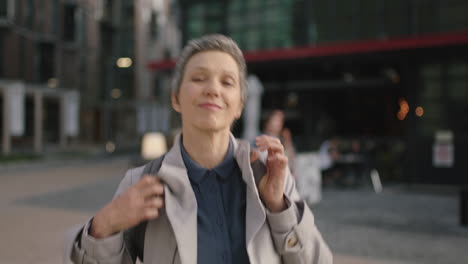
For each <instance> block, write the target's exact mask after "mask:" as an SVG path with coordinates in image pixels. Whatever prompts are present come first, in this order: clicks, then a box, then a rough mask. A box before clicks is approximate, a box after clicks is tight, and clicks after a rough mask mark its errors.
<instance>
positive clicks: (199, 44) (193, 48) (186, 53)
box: [171, 34, 247, 104]
mask: <svg viewBox="0 0 468 264" xmlns="http://www.w3.org/2000/svg"><path fill="white" fill-rule="evenodd" d="M204 51H221V52H225V53H227V54H229V55H231V57H232V58H233V59H234V60H235V61H236V63H237V66H238V67H239V86H240V90H241V102H242V104H244V103H245V101H246V99H247V77H246V76H247V66H246V63H245V59H244V55H243V54H242V51H241V50H240V48H239V46H238V45H237V43H236V42H235V41H234V40H233V39H232V38H230V37H227V36H224V35H221V34H211V35H205V36H203V37H200V38H197V39H192V40H191V41H189V43H188V44H187V45H186V46H185V48H184V49H183V50H182V53H181V54H180V56H179V58H178V59H177V63H176V66H175V69H174V74H173V77H172V84H171V85H172V92H173V93H174V94H175V95H176V96H177V95H178V94H179V91H180V85H181V83H182V79H183V78H184V72H185V66H186V65H187V63H188V61H189V60H190V58H192V56H193V55H195V54H197V53H200V52H204Z"/></svg>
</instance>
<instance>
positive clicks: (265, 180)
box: [251, 135, 288, 213]
mask: <svg viewBox="0 0 468 264" xmlns="http://www.w3.org/2000/svg"><path fill="white" fill-rule="evenodd" d="M255 141H256V144H257V146H258V149H259V150H260V151H267V152H268V156H267V160H266V174H265V175H264V176H263V177H262V179H261V180H260V183H259V185H258V191H259V193H260V198H261V199H262V201H263V203H264V204H265V206H266V207H267V208H268V209H269V210H270V211H272V212H274V213H276V212H281V211H283V210H285V209H286V208H287V204H286V201H285V199H284V183H285V180H286V170H287V167H288V157H287V156H286V155H285V153H284V147H283V144H281V141H280V140H279V139H278V138H275V137H271V136H267V135H262V136H259V137H257V138H256V139H255ZM257 158H258V153H257V152H256V151H254V152H253V154H252V157H251V160H256V159H257Z"/></svg>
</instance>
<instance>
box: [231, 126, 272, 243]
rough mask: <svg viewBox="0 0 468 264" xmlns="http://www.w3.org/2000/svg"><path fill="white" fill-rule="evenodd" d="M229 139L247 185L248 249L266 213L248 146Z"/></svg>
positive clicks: (246, 236) (246, 234) (246, 143)
mask: <svg viewBox="0 0 468 264" xmlns="http://www.w3.org/2000/svg"><path fill="white" fill-rule="evenodd" d="M231 138H232V139H233V142H234V151H235V157H236V160H237V163H238V165H239V168H240V169H241V171H242V178H243V180H244V182H245V183H246V185H247V188H246V196H247V197H246V201H247V208H246V212H245V218H246V224H245V225H246V226H245V242H246V246H247V249H248V248H249V245H250V243H251V242H252V239H253V237H254V236H255V234H256V233H257V232H258V230H260V228H261V227H262V225H263V224H264V223H265V220H266V213H265V208H264V207H263V204H262V202H261V200H260V196H259V194H258V190H257V185H256V184H255V179H254V175H253V171H252V167H251V165H250V144H249V143H248V142H246V141H243V140H236V139H235V138H234V136H232V135H231Z"/></svg>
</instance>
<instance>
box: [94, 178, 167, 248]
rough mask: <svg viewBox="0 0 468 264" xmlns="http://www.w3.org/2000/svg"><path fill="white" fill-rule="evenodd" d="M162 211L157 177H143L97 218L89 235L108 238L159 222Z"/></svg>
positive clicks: (160, 191)
mask: <svg viewBox="0 0 468 264" xmlns="http://www.w3.org/2000/svg"><path fill="white" fill-rule="evenodd" d="M163 207H164V185H163V183H162V182H161V180H160V179H159V178H157V177H154V176H151V175H145V176H144V177H143V178H142V179H141V180H140V181H139V182H137V183H136V184H134V185H133V186H131V187H130V188H128V189H127V190H126V191H125V192H124V193H122V194H121V195H120V196H118V197H117V198H115V199H114V200H112V201H111V202H110V203H108V204H107V205H106V206H105V207H104V208H102V209H101V210H100V211H99V212H98V213H97V214H96V216H95V217H94V219H93V221H92V223H91V227H90V229H89V234H90V235H91V236H93V237H95V238H98V239H102V238H106V237H109V236H111V235H113V234H115V233H118V232H120V231H123V230H126V229H129V228H132V227H134V226H136V225H138V224H139V223H141V222H143V221H146V220H151V219H155V218H158V216H159V210H160V209H161V208H163Z"/></svg>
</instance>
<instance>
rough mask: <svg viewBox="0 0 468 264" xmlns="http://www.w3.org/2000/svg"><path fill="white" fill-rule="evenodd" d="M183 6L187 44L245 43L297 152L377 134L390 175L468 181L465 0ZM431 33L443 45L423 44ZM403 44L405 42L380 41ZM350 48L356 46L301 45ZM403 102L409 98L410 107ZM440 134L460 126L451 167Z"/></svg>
mask: <svg viewBox="0 0 468 264" xmlns="http://www.w3.org/2000/svg"><path fill="white" fill-rule="evenodd" d="M178 3H179V8H180V12H179V14H180V20H179V21H180V26H181V32H182V38H183V42H184V43H186V42H187V41H188V40H189V39H192V38H195V37H199V36H201V35H204V34H208V33H223V34H227V35H229V36H231V37H232V38H233V39H235V40H236V41H237V42H238V43H239V45H240V46H241V49H243V50H244V51H245V52H246V58H247V60H248V69H249V72H250V73H253V74H255V75H257V76H258V77H259V79H260V80H261V81H262V83H263V84H264V87H265V90H264V93H263V97H262V108H263V110H262V111H263V114H265V113H266V112H268V111H269V110H271V109H274V108H282V109H284V110H285V111H286V116H287V119H288V121H287V125H288V127H290V128H291V130H292V132H293V135H294V141H295V143H296V145H297V148H298V150H299V151H309V150H313V149H317V148H318V146H319V144H320V142H322V141H323V140H324V138H325V137H327V135H328V136H329V135H340V136H343V137H348V138H353V137H360V138H365V140H369V141H372V140H373V141H374V143H375V142H377V143H376V144H377V145H378V146H377V148H375V149H377V150H376V151H375V152H374V154H375V155H374V156H375V157H376V164H380V165H378V167H379V166H380V168H382V175H383V177H384V178H386V179H392V178H393V179H400V180H401V179H404V180H408V181H419V182H431V183H460V182H464V183H465V184H468V180H467V179H466V178H463V177H461V176H460V175H462V174H463V172H465V171H466V170H468V164H467V163H466V162H464V161H463V159H464V158H466V157H468V119H466V118H463V117H464V116H465V113H466V112H467V111H468V36H467V35H468V15H466V14H468V1H466V0H224V1H212V0H192V1H188V0H182V1H179V2H178ZM428 39H430V42H431V43H436V44H434V45H433V44H427V43H426V44H424V45H421V43H423V42H424V41H426V40H428ZM450 39H460V40H462V42H461V43H458V42H457V41H452V40H450ZM422 40H423V41H422ZM446 40H448V42H450V43H448V42H447V43H448V44H441V43H442V42H443V41H446ZM395 43H397V46H398V45H400V44H401V43H406V44H408V46H405V47H401V46H398V47H396V48H392V49H384V50H375V49H373V48H374V47H376V46H379V45H381V44H383V45H389V46H390V45H393V44H395ZM406 44H405V45H406ZM347 45H348V46H347ZM353 45H354V46H353ZM349 46H352V49H359V50H360V51H359V52H349V53H347V54H345V53H342V54H334V55H313V56H309V55H297V54H304V53H300V52H299V53H294V52H295V51H301V52H302V51H304V49H309V50H313V49H316V50H323V48H329V49H328V51H329V50H331V49H343V50H346V49H347V48H348V47H349ZM364 46H366V47H368V48H369V50H365V48H362V47H364ZM289 51H293V52H292V53H293V54H296V55H297V56H296V55H294V56H296V57H294V56H291V57H288V58H284V57H281V56H280V58H278V57H276V58H273V59H266V60H264V61H256V60H251V61H249V55H258V54H260V55H262V56H263V55H265V54H267V55H268V56H269V55H271V54H280V55H284V54H285V53H287V52H289ZM273 57H274V56H273ZM403 101H404V102H405V103H407V104H408V105H407V106H408V109H406V110H405V111H406V112H405V114H404V115H402V114H401V112H402V102H403ZM405 107H406V106H405ZM327 127H328V128H327ZM240 131H241V129H240V128H237V135H240ZM440 131H451V132H452V133H453V135H454V137H453V142H454V146H455V152H454V156H455V163H454V165H453V166H452V167H451V168H436V167H435V166H433V146H434V144H435V135H436V134H437V133H438V132H440ZM234 132H235V133H236V128H235V130H234ZM379 142H383V143H382V144H380V143H379ZM379 144H380V145H379ZM379 146H380V147H379Z"/></svg>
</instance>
